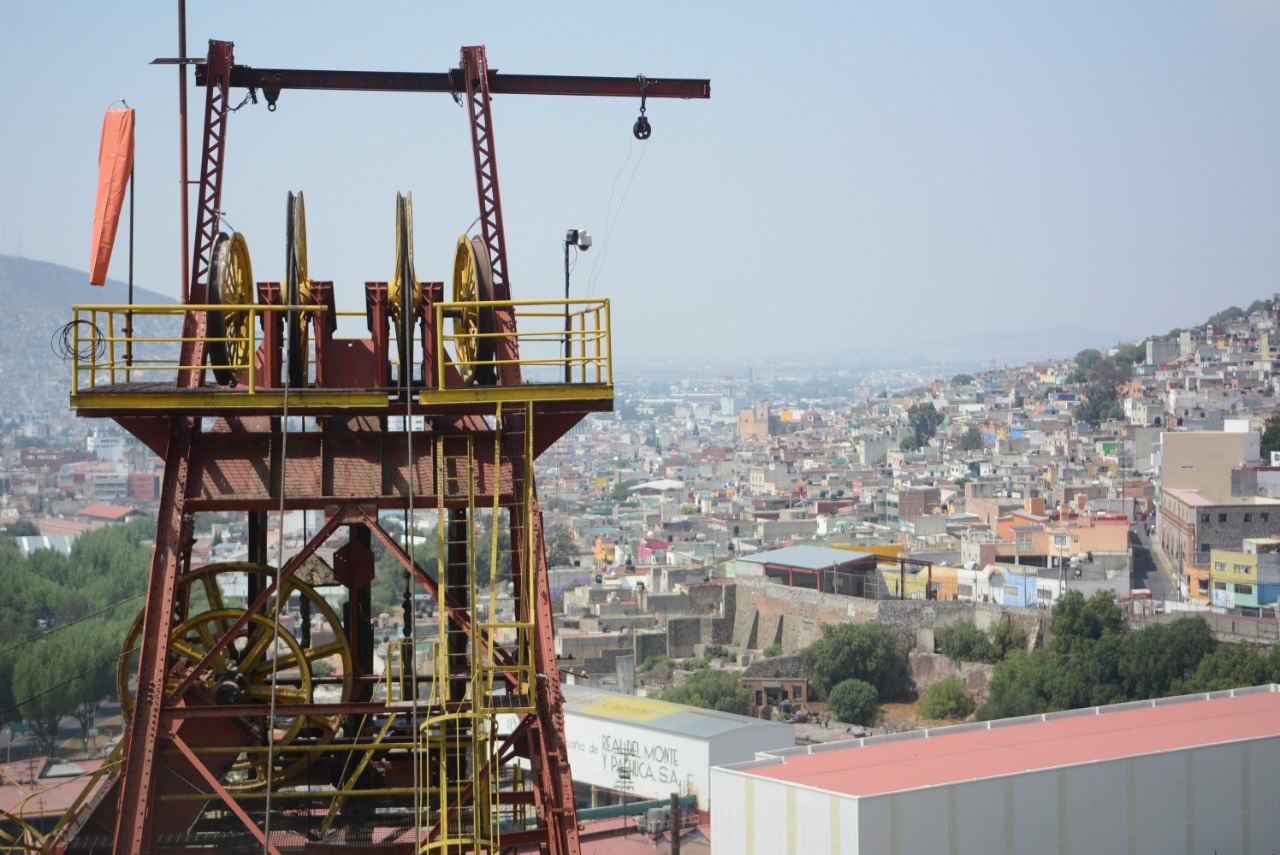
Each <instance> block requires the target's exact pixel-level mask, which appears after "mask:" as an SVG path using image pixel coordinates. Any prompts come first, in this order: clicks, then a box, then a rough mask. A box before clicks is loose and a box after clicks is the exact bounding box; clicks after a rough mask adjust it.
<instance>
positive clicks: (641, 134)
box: [631, 74, 653, 140]
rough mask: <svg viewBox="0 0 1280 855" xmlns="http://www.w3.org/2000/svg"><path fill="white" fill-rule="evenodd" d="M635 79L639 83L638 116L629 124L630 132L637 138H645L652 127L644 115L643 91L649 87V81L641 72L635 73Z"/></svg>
mask: <svg viewBox="0 0 1280 855" xmlns="http://www.w3.org/2000/svg"><path fill="white" fill-rule="evenodd" d="M636 80H637V81H639V83H640V118H638V119H636V123H635V124H634V125H632V126H631V133H632V134H633V135H634V136H635V138H636V139H638V140H647V139H648V138H649V136H650V134H652V133H653V128H651V127H649V120H648V119H647V118H645V115H644V102H645V92H646V90H647V89H648V88H649V81H648V80H645V78H644V75H643V74H637V75H636Z"/></svg>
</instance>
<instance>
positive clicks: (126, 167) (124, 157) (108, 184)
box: [89, 109, 133, 285]
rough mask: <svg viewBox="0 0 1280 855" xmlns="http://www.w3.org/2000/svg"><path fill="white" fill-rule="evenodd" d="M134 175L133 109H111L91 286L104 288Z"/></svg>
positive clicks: (101, 161)
mask: <svg viewBox="0 0 1280 855" xmlns="http://www.w3.org/2000/svg"><path fill="white" fill-rule="evenodd" d="M132 173H133V110H129V109H123V110H108V111H107V115H106V116H105V117H104V118H103V120H102V145H101V147H100V148H99V149H98V201H97V203H95V204H94V206H93V247H92V249H91V253H92V256H93V257H92V259H91V261H90V263H89V284H90V285H103V284H105V283H106V281H107V267H108V265H110V264H111V249H112V247H114V246H115V243H116V227H117V226H119V225H120V211H121V209H122V208H123V207H124V191H125V188H126V187H127V186H128V185H129V176H130V175H131V174H132Z"/></svg>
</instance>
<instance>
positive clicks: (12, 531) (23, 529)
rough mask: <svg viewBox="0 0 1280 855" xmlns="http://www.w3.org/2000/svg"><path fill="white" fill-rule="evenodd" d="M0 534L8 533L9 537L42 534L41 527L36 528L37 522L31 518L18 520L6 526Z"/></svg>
mask: <svg viewBox="0 0 1280 855" xmlns="http://www.w3.org/2000/svg"><path fill="white" fill-rule="evenodd" d="M0 534H6V535H8V536H9V537H36V536H37V535H39V534H40V529H38V528H36V524H35V523H33V522H32V521H31V520H18V521H17V522H11V523H9V524H8V525H7V526H5V527H4V531H2V532H0Z"/></svg>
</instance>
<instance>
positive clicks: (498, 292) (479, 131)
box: [462, 45, 520, 386]
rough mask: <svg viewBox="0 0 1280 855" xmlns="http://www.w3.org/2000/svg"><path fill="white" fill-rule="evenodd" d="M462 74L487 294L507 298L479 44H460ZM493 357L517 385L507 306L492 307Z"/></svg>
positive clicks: (512, 322)
mask: <svg viewBox="0 0 1280 855" xmlns="http://www.w3.org/2000/svg"><path fill="white" fill-rule="evenodd" d="M462 76H463V83H464V84H465V87H466V97H467V104H466V106H467V117H468V118H469V119H470V120H471V154H472V157H473V158H474V160H475V169H476V195H477V196H478V197H479V200H480V233H481V234H482V235H483V236H484V242H485V245H486V246H487V247H488V248H489V264H490V267H491V268H492V270H493V299H495V300H510V299H511V282H510V280H509V279H508V278H507V239H506V234H505V232H504V231H503V227H502V193H501V192H500V191H499V189H498V161H497V157H496V152H495V150H494V144H493V112H492V110H491V109H490V107H491V99H490V97H489V65H488V61H487V60H486V59H485V54H484V45H475V46H473V47H464V48H463V49H462ZM493 320H494V327H495V330H494V331H495V332H497V333H499V334H500V335H499V336H498V338H496V339H494V356H495V357H496V358H497V359H498V360H499V364H498V382H499V383H501V384H502V385H504V386H519V385H520V364H519V359H520V345H519V343H518V342H517V341H516V335H515V333H516V316H515V311H514V310H513V309H512V308H511V307H510V306H505V307H498V308H495V309H494V311H493Z"/></svg>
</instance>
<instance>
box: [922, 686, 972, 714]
mask: <svg viewBox="0 0 1280 855" xmlns="http://www.w3.org/2000/svg"><path fill="white" fill-rule="evenodd" d="M973 708H974V703H973V695H970V694H969V690H968V689H966V688H965V685H964V680H961V679H960V678H959V677H957V676H954V675H953V676H950V677H944V678H943V679H941V680H939V681H938V682H936V683H934V684H933V685H932V686H930V687H929V688H928V689H926V690H925V693H924V697H923V698H922V699H921V700H920V705H919V706H918V707H916V711H917V712H918V713H919V714H920V715H922V716H924V717H925V718H931V719H935V720H936V719H954V718H968V717H969V715H970V714H971V713H972V712H973Z"/></svg>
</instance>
